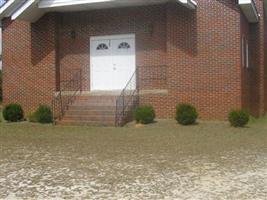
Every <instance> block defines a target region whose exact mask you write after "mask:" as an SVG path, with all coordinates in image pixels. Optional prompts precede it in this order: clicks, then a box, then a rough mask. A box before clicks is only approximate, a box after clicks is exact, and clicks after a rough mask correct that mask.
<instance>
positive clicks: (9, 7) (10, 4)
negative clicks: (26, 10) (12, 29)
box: [0, 0, 26, 20]
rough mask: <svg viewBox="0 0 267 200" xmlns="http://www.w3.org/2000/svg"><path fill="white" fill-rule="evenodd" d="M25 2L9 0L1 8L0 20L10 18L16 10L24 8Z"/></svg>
mask: <svg viewBox="0 0 267 200" xmlns="http://www.w3.org/2000/svg"><path fill="white" fill-rule="evenodd" d="M25 2H26V1H25V0H20V1H18V0H9V1H7V2H6V3H5V4H4V5H3V6H2V7H1V8H0V20H1V19H3V18H4V17H10V16H11V15H12V13H13V12H15V10H17V9H18V8H19V7H20V6H22V5H23V4H24V3H25Z"/></svg>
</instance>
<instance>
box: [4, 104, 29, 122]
mask: <svg viewBox="0 0 267 200" xmlns="http://www.w3.org/2000/svg"><path fill="white" fill-rule="evenodd" d="M3 117H4V119H5V120H6V121H9V122H18V121H22V120H23V118H24V112H23V109H22V107H21V105H19V104H9V105H7V106H6V107H5V108H4V110H3Z"/></svg>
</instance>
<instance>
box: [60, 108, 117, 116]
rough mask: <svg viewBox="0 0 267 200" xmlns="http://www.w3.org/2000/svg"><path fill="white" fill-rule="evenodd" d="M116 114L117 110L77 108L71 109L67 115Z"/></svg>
mask: <svg viewBox="0 0 267 200" xmlns="http://www.w3.org/2000/svg"><path fill="white" fill-rule="evenodd" d="M115 114H116V111H115V110H93V109H91V110H90V109H89V110H86V109H83V110H75V109H72V110H71V109H69V110H68V111H67V112H66V114H65V116H72V115H81V116H84V115H85V116H95V115H108V116H114V115H115Z"/></svg>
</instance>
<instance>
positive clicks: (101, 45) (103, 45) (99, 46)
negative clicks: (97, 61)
mask: <svg viewBox="0 0 267 200" xmlns="http://www.w3.org/2000/svg"><path fill="white" fill-rule="evenodd" d="M107 49H108V46H107V45H106V44H104V43H101V44H99V45H98V46H97V48H96V50H107Z"/></svg>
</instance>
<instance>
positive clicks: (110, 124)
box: [57, 120, 115, 127]
mask: <svg viewBox="0 0 267 200" xmlns="http://www.w3.org/2000/svg"><path fill="white" fill-rule="evenodd" d="M57 124H58V125H62V126H104V127H113V126H115V123H114V122H112V123H103V122H102V123H101V122H94V121H91V122H88V121H79V122H76V121H66V120H62V121H60V122H58V123H57Z"/></svg>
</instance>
